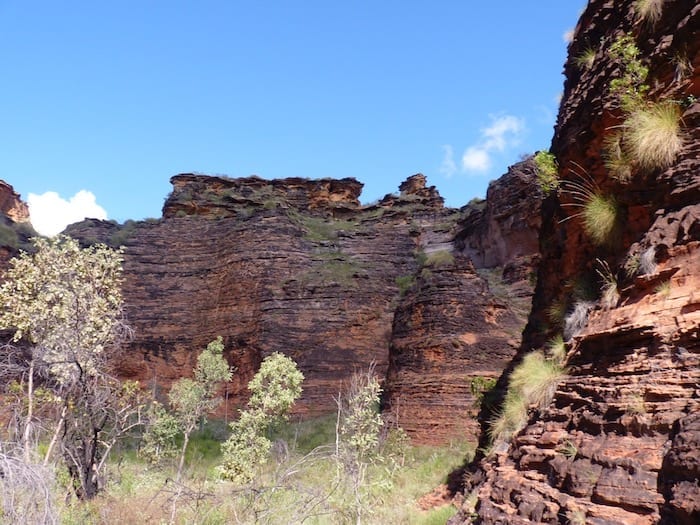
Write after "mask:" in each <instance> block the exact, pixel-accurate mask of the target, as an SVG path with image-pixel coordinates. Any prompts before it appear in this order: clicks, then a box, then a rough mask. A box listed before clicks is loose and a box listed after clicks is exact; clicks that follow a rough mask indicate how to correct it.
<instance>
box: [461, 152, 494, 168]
mask: <svg viewBox="0 0 700 525" xmlns="http://www.w3.org/2000/svg"><path fill="white" fill-rule="evenodd" d="M462 167H463V168H464V169H465V170H467V171H487V170H488V169H489V168H490V167H491V158H490V157H489V152H488V151H487V150H486V149H484V148H483V147H479V146H469V147H468V148H467V149H466V151H465V152H464V155H462Z"/></svg>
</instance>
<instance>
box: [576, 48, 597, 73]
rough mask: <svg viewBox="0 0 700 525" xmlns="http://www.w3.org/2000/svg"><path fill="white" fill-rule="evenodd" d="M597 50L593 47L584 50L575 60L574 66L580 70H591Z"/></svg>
mask: <svg viewBox="0 0 700 525" xmlns="http://www.w3.org/2000/svg"><path fill="white" fill-rule="evenodd" d="M595 56H596V50H595V49H593V48H592V47H587V48H586V49H584V50H583V51H582V52H581V54H580V55H577V56H576V58H574V64H576V67H578V68H579V69H590V68H591V67H593V64H594V63H595Z"/></svg>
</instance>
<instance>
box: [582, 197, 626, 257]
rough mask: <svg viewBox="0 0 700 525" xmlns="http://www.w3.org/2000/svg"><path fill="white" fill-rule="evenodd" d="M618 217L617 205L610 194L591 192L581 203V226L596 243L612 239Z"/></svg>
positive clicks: (603, 243)
mask: <svg viewBox="0 0 700 525" xmlns="http://www.w3.org/2000/svg"><path fill="white" fill-rule="evenodd" d="M618 217H619V207H618V204H617V201H616V200H615V197H613V196H612V195H603V194H599V193H594V194H591V195H590V196H589V197H588V198H587V200H586V202H585V203H584V205H583V227H584V229H585V230H586V233H587V234H588V236H589V237H590V238H591V240H592V241H593V242H594V243H595V244H597V245H606V244H610V243H611V242H612V241H613V238H614V237H615V232H616V229H617V224H618Z"/></svg>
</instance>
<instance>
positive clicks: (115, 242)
mask: <svg viewBox="0 0 700 525" xmlns="http://www.w3.org/2000/svg"><path fill="white" fill-rule="evenodd" d="M180 211H182V210H180ZM136 225H137V223H136V221H132V220H128V221H125V222H124V224H122V225H120V226H119V227H118V229H117V231H115V232H114V233H113V234H112V235H110V237H109V245H110V246H114V247H119V246H124V245H125V244H126V242H127V241H128V240H129V239H130V238H131V236H132V235H133V234H134V232H135V231H136Z"/></svg>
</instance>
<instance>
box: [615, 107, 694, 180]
mask: <svg viewBox="0 0 700 525" xmlns="http://www.w3.org/2000/svg"><path fill="white" fill-rule="evenodd" d="M623 128H624V148H625V152H626V154H627V155H628V156H629V158H630V159H632V160H633V161H634V162H635V163H636V164H638V165H639V167H640V168H642V169H645V170H654V169H657V168H665V167H668V166H670V165H671V164H672V163H673V161H674V160H675V158H676V156H677V155H678V153H679V152H680V150H681V149H682V148H683V136H682V134H681V112H680V107H679V105H678V104H676V103H675V102H672V101H664V102H657V103H655V104H647V105H644V106H640V107H637V108H636V109H634V110H633V111H632V112H631V113H630V115H629V117H627V119H626V120H625V123H624V124H623Z"/></svg>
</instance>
